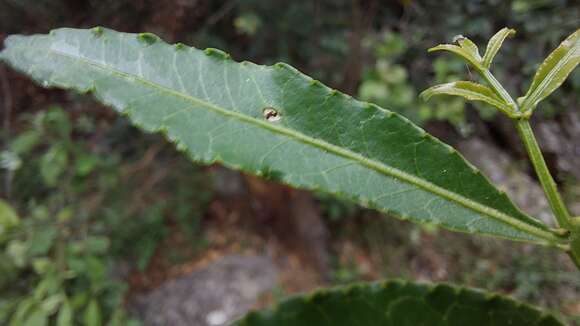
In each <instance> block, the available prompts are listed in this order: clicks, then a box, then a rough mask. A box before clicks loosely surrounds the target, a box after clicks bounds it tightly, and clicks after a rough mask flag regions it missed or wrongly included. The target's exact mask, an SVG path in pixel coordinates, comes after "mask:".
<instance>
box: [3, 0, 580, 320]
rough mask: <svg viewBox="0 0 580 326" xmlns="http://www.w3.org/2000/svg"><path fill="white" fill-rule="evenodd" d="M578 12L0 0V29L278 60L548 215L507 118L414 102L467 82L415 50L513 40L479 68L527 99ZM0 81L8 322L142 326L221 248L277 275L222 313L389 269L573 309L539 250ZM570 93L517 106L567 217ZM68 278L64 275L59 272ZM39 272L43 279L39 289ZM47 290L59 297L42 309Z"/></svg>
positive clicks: (576, 118) (473, 5) (537, 7)
mask: <svg viewBox="0 0 580 326" xmlns="http://www.w3.org/2000/svg"><path fill="white" fill-rule="evenodd" d="M579 23H580V4H579V3H578V2H577V1H572V0H570V1H566V0H554V1H548V0H530V1H526V0H513V1H501V0H487V1H484V0H480V1H478V0H469V1H452V0H440V1H413V0H400V1H394V0H393V1H378V0H375V1H373V0H366V1H363V0H318V1H282V0H237V1H235V0H230V1H210V0H168V1H145V0H134V1H128V0H101V1H96V0H95V1H73V0H0V41H3V39H4V38H5V37H6V36H7V35H10V34H32V33H47V32H48V31H50V30H51V29H53V28H58V27H79V28H89V27H94V26H105V27H108V28H112V29H116V30H119V31H124V32H144V31H147V32H152V33H155V34H157V35H159V36H160V37H161V38H162V39H164V40H165V41H167V42H171V43H175V42H182V43H185V44H187V45H191V46H195V47H197V48H206V47H214V48H219V49H222V50H224V51H226V52H228V53H230V54H231V55H232V57H233V58H234V59H235V60H238V61H241V60H250V61H253V62H256V63H259V64H272V63H275V62H278V61H283V62H287V63H289V64H291V65H293V66H295V67H297V68H298V69H300V70H301V71H302V72H304V73H306V74H308V75H310V76H312V77H313V78H316V79H319V80H321V81H322V82H323V83H325V84H327V85H329V86H331V87H334V88H337V89H339V90H341V91H343V92H345V93H348V94H351V95H353V96H355V97H357V98H360V99H363V100H367V101H371V102H375V103H377V104H379V105H381V106H384V107H386V108H389V109H392V110H394V111H397V112H399V113H402V114H404V115H405V116H407V117H409V118H411V119H412V120H413V121H415V122H416V123H418V124H421V125H422V126H424V127H425V128H426V129H427V130H428V131H429V132H431V133H433V134H434V135H436V136H437V137H439V138H441V139H442V140H444V141H446V142H448V143H450V144H452V145H454V146H457V147H458V148H459V149H460V151H462V152H463V153H464V155H465V156H466V157H467V158H468V159H470V160H472V161H473V162H474V163H475V164H476V165H478V166H480V167H481V168H482V169H483V170H484V172H486V174H487V175H488V176H490V178H491V179H492V180H493V181H495V182H497V183H499V184H500V185H501V187H502V188H504V189H506V190H508V192H509V193H510V194H511V195H512V196H513V198H514V200H515V201H516V202H517V203H518V204H520V206H522V208H523V209H524V210H527V211H528V212H530V213H531V214H533V215H534V216H538V217H540V218H542V219H544V220H547V221H549V220H550V213H549V209H547V204H546V202H545V200H544V198H543V195H542V193H541V190H540V189H539V188H538V185H537V182H536V179H535V176H534V174H533V171H532V170H531V168H530V166H529V164H528V163H527V161H526V156H525V153H524V151H523V149H522V147H521V145H520V144H519V139H518V137H517V135H516V133H515V130H514V128H513V127H512V125H511V122H510V121H509V120H507V119H506V118H504V117H502V116H500V115H498V114H495V113H494V112H493V111H492V110H490V109H488V108H486V107H484V106H480V105H475V106H474V105H472V104H466V103H465V102H464V101H463V100H461V99H459V98H449V97H441V98H437V99H435V100H433V101H431V102H429V103H424V102H423V101H421V100H420V99H418V97H417V95H418V93H419V92H420V91H421V90H423V89H425V88H427V87H429V86H430V85H433V84H436V83H441V82H447V81H452V80H459V79H466V78H475V77H474V76H472V74H471V72H469V69H467V67H466V66H465V64H463V63H462V62H461V61H460V60H459V59H457V58H454V57H452V56H450V55H439V54H438V55H432V54H427V52H426V50H427V49H428V48H429V47H432V46H434V45H436V44H439V43H444V42H451V39H452V38H453V36H455V35H458V34H463V35H466V36H468V37H470V38H471V39H472V40H473V41H474V42H476V43H477V44H479V45H480V49H481V50H482V51H483V49H484V46H485V43H486V42H487V40H488V39H489V37H490V36H491V35H493V34H494V33H495V32H496V31H497V30H499V29H500V28H502V27H504V26H508V27H511V28H515V29H516V30H517V35H516V37H515V38H513V39H508V40H507V41H506V43H505V44H504V47H503V48H502V50H501V51H500V53H499V55H498V56H497V57H496V59H495V63H494V66H493V69H494V73H495V75H496V77H498V79H499V80H501V81H502V82H503V83H504V84H505V85H506V86H507V88H508V90H509V91H510V92H511V93H512V94H523V93H525V90H526V88H527V87H528V85H529V81H530V80H531V78H532V76H533V74H534V71H535V69H536V68H537V65H538V64H539V63H540V62H541V61H542V60H543V58H545V57H546V56H547V55H548V53H549V52H550V51H551V49H553V48H554V47H556V46H557V44H558V43H559V42H561V41H562V40H563V39H564V38H565V37H566V36H567V35H569V34H570V33H571V32H573V31H574V30H576V29H577V28H578V25H579ZM0 86H1V88H0V106H1V108H2V110H1V119H2V134H1V137H2V139H1V140H2V146H3V148H2V153H1V155H2V156H1V157H0V163H1V165H2V180H1V187H0V195H1V196H2V198H3V199H4V200H5V201H6V203H8V204H9V205H10V206H11V207H12V208H13V209H14V210H15V211H16V212H17V213H18V215H20V217H21V220H22V223H21V225H20V226H19V227H18V228H17V231H15V232H13V233H11V234H10V237H9V239H8V240H4V241H2V238H0V250H1V253H0V261H3V262H0V320H9V318H14V317H10V316H14V314H13V313H14V311H16V310H17V309H18V307H20V309H24V308H26V307H24V308H23V307H21V306H22V302H23V301H25V302H26V300H28V302H31V303H30V304H29V306H30V307H28V308H27V309H28V314H34V313H35V312H36V313H37V314H39V315H43V316H48V317H47V318H52V319H51V320H54V319H55V316H57V314H58V311H60V310H62V307H63V305H64V302H69V303H70V305H71V307H72V310H73V311H74V318H75V320H76V322H78V323H81V322H83V321H84V322H87V323H88V321H90V320H92V321H94V320H101V321H102V322H103V323H105V322H108V321H109V320H111V319H115V318H117V319H118V320H125V321H124V322H127V321H126V320H127V318H129V317H127V316H126V312H127V311H129V312H130V315H131V316H134V317H135V319H139V318H141V319H145V321H146V322H147V323H150V324H155V323H154V322H153V321H151V320H149V319H148V318H151V317H150V316H147V314H146V313H144V312H143V311H142V310H143V309H147V307H150V306H147V304H152V305H155V300H159V299H156V298H158V296H157V297H156V296H153V295H149V294H150V293H155V292H154V291H155V290H158V289H162V288H163V286H164V284H167V283H166V282H167V281H169V280H174V279H180V278H181V277H186V276H191V275H196V274H195V273H199V272H200V271H201V272H203V271H205V270H207V269H208V268H210V269H211V268H214V266H215V264H218V265H217V266H221V265H219V264H220V262H221V261H223V260H224V259H226V260H227V259H230V258H231V257H238V258H240V257H241V258H240V259H241V261H243V258H244V257H245V258H247V259H251V258H252V257H254V258H255V257H262V258H264V259H265V261H266V263H265V264H266V265H267V266H270V267H271V269H272V271H273V272H272V273H273V275H274V276H273V278H274V280H275V281H273V284H270V285H267V286H265V290H264V291H261V292H262V294H261V295H259V296H258V298H257V299H252V300H249V301H248V300H246V301H244V302H241V301H240V302H241V303H239V304H238V305H239V306H240V307H241V308H240V309H238V310H239V311H238V310H236V313H240V312H241V311H243V310H244V309H247V307H259V306H264V305H267V304H269V303H272V302H274V301H276V300H278V299H279V298H282V297H284V296H285V295H287V294H290V293H294V292H298V291H306V290H310V289H313V288H315V287H317V286H322V285H332V284H343V283H348V282H353V281H359V280H377V279H383V278H393V277H401V278H408V279H419V280H423V281H448V282H458V283H462V284H466V285H470V286H476V287H482V288H485V289H488V290H494V291H498V292H502V293H506V294H510V295H513V296H515V297H517V298H518V299H522V300H525V301H527V302H530V303H533V304H537V305H540V306H542V307H545V308H548V309H554V310H556V311H558V312H559V313H561V314H562V315H563V317H564V318H566V319H567V320H570V321H572V320H575V319H578V318H579V316H580V299H579V298H580V296H579V295H578V294H580V292H579V290H580V279H579V278H578V275H577V272H575V271H574V268H573V267H572V266H571V264H570V263H569V262H568V260H567V257H566V256H565V255H562V254H560V253H556V252H553V251H552V250H550V249H547V248H539V247H533V246H529V245H523V244H517V243H515V244H514V243H511V242H507V241H501V240H495V239H491V238H482V237H472V236H466V235H462V234H454V233H450V232H447V231H444V230H438V229H434V228H432V227H421V226H416V225H411V224H409V223H406V222H400V221H397V220H394V219H391V218H383V217H382V216H381V215H380V214H378V213H375V212H372V211H368V210H364V209H361V208H358V207H357V206H355V205H353V204H351V203H348V202H343V201H340V200H337V199H333V198H331V197H329V196H327V195H324V194H316V193H314V194H312V193H306V192H302V191H297V190H292V189H288V188H286V187H283V186H280V185H276V184H272V183H270V182H266V181H262V180H260V179H257V178H255V177H252V176H247V175H243V174H240V173H237V172H232V171H228V170H225V169H224V168H222V167H219V166H211V167H203V166H196V165H192V164H191V163H190V162H188V161H187V160H186V159H185V158H183V157H181V155H180V154H179V153H177V151H175V150H174V149H173V148H172V146H171V144H169V143H168V142H166V141H165V140H164V139H162V137H160V136H157V135H149V134H143V133H142V132H140V131H138V130H136V129H135V128H133V127H131V126H130V124H129V123H128V121H127V120H126V119H125V118H124V117H119V116H117V115H116V114H114V113H113V112H112V110H110V109H107V108H105V107H102V106H101V105H99V104H98V103H96V102H95V101H94V100H92V99H90V98H88V97H85V96H81V95H78V94H74V93H68V92H63V91H59V90H47V89H43V88H41V87H39V86H38V85H35V84H34V83H32V82H31V81H30V80H29V79H27V78H26V77H24V76H22V75H20V74H18V73H16V72H15V71H13V70H11V69H10V68H8V67H6V66H3V65H1V64H0ZM579 91H580V74H579V73H578V71H576V72H575V73H573V74H572V75H571V77H570V79H569V81H568V82H566V83H565V84H564V85H563V86H562V88H561V89H560V90H558V91H557V92H556V93H554V94H553V95H552V96H551V97H550V99H549V100H547V101H545V102H543V104H541V106H540V107H539V109H538V112H537V114H536V116H535V117H534V119H533V125H534V127H535V129H536V130H537V133H538V138H539V141H540V143H541V145H542V148H543V149H544V151H545V155H546V158H547V160H548V163H549V165H550V169H551V170H552V172H553V174H554V175H555V176H556V178H557V181H558V183H559V185H560V188H561V189H562V190H563V192H564V196H565V198H566V200H567V202H568V204H569V206H570V208H571V210H572V211H573V213H575V214H580V201H579V200H578V199H579V198H580V184H579V183H578V180H579V179H580V164H579V163H580V140H579V139H580V114H579V111H578V109H579V108H578V94H579ZM236 261H237V260H236ZM261 262H262V263H263V261H262V260H261ZM43 264H44V265H43ZM244 264H245V263H241V265H242V266H244ZM246 265H247V264H246ZM250 265H251V264H250ZM39 266H40V267H39ZM47 266H48V267H47ZM267 266H266V267H264V268H270V267H267ZM67 271H73V272H74V273H72V274H71V276H70V277H68V276H67V277H63V276H62V275H64V274H66V272H67ZM73 274H74V275H73ZM225 277H226V278H227V276H225ZM43 281H44V283H47V284H51V286H52V287H50V286H49V287H48V288H50V290H47V291H44V290H38V289H39V287H41V285H42V284H43ZM223 282H226V280H223ZM248 282H249V283H251V281H248ZM152 291H153V292H152ZM38 292H41V293H40V294H38ZM218 292H219V291H218ZM35 293H37V294H36V295H35ZM216 293H217V292H216ZM185 295H187V294H185ZM190 295H191V296H195V295H201V296H203V295H204V294H203V293H202V294H196V293H192V294H190ZM223 295H224V296H227V295H228V294H227V293H224V294H223ZM51 298H53V301H54V302H56V303H54V304H53V306H55V307H52V306H50V305H49V304H47V303H46V302H47V301H48V302H49V303H50V300H49V299H51ZM218 299H219V298H218ZM147 300H153V303H143V302H146V301H147ZM178 301H179V300H178ZM218 301H219V300H218ZM221 301H222V302H225V301H227V300H225V299H223V300H221ZM236 302H237V301H236ZM47 305H48V306H49V307H48V308H47V307H46V306H47ZM95 307H96V308H95ZM49 308H51V309H52V310H51V309H49ZM208 309H209V308H208ZM211 309H215V308H211ZM140 310H141V311H140ZM197 313H198V312H191V314H192V315H191V316H193V315H194V314H197ZM207 313H208V312H207V311H201V312H199V313H198V314H200V315H203V316H206V315H207ZM204 314H205V315H204ZM185 315H187V313H185ZM574 316H576V317H574ZM184 318H185V317H184ZM191 318H193V317H191ZM228 318H231V316H228ZM190 320H192V319H190ZM201 320H203V318H202V319H201ZM124 322H123V323H124ZM206 322H207V320H206ZM1 323H2V322H1V321H0V324H1ZM199 324H203V322H202V321H200V322H199Z"/></svg>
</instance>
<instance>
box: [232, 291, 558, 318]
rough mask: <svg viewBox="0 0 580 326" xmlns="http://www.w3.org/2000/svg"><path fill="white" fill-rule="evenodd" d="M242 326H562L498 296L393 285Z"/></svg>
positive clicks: (314, 298)
mask: <svg viewBox="0 0 580 326" xmlns="http://www.w3.org/2000/svg"><path fill="white" fill-rule="evenodd" d="M235 325H240V326H266V325H276V326H292V325H336V326H342V325H345V326H346V325H349V326H350V325H369V326H372V325H384V326H386V325H397V326H399V325H409V326H411V325H413V326H414V325H440V326H443V325H457V326H459V325H482V326H483V325H514V326H516V325H522V326H523V325H542V326H549V325H554V326H556V325H563V324H562V323H561V322H559V321H558V320H557V319H556V318H554V317H553V316H551V315H547V314H542V313H541V312H540V311H538V310H536V309H535V308H532V307H530V306H527V305H524V304H521V303H518V302H515V301H513V300H511V299H509V298H505V297H502V296H499V295H489V294H486V293H484V292H480V291H475V290H470V289H466V288H457V287H452V286H448V285H435V286H432V285H425V284H415V283H407V282H399V281H392V282H387V283H375V284H369V285H351V286H348V287H344V288H337V289H332V290H320V291H317V292H314V293H311V294H308V295H304V296H297V297H293V298H290V299H287V300H285V301H283V302H281V303H280V304H279V305H278V306H276V307H275V308H274V309H273V310H267V311H263V312H253V313H249V314H248V315H247V316H245V317H244V318H242V319H241V320H239V321H238V322H236V323H235Z"/></svg>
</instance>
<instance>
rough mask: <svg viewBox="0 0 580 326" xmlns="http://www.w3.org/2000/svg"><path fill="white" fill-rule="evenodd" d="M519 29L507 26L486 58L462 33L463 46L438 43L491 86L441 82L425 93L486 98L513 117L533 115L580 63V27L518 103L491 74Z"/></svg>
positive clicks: (427, 95)
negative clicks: (494, 62)
mask: <svg viewBox="0 0 580 326" xmlns="http://www.w3.org/2000/svg"><path fill="white" fill-rule="evenodd" d="M514 33H515V30H513V29H508V28H503V29H501V30H500V31H499V32H497V33H496V34H495V35H494V36H493V37H492V38H491V39H490V40H489V43H488V46H487V50H486V53H485V56H484V58H481V56H480V55H479V53H478V50H477V46H476V45H475V44H474V43H473V42H471V41H470V40H469V39H467V38H465V37H464V36H461V37H459V38H458V39H457V42H458V44H459V46H457V45H451V44H443V45H438V46H436V47H434V48H432V49H430V50H429V51H430V52H431V51H438V50H446V51H450V52H452V53H454V54H456V55H458V56H459V57H460V58H462V59H463V60H464V61H466V62H468V63H470V64H471V65H472V66H474V67H475V68H476V71H477V72H478V73H479V74H480V75H481V77H482V78H483V79H484V80H485V81H486V82H487V83H488V84H489V87H487V86H483V85H480V84H477V83H473V82H466V81H457V82H452V83H447V84H440V85H436V86H433V87H431V88H429V89H427V90H425V91H424V92H423V93H422V95H423V97H424V98H425V99H426V100H428V99H429V98H431V97H432V96H433V95H441V94H447V95H455V96H461V97H463V98H466V99H468V100H471V101H483V102H486V103H487V104H490V105H492V106H494V107H495V108H497V109H498V110H500V111H502V112H503V113H505V114H506V115H508V116H509V117H519V116H525V117H529V116H530V114H531V111H532V110H533V109H534V108H535V107H536V106H537V104H538V103H539V102H540V101H541V100H543V99H544V98H546V97H547V96H548V95H550V94H551V93H552V92H554V91H555V90H556V89H557V88H558V87H560V86H561V85H562V83H563V82H564V80H566V78H567V77H568V76H569V75H570V74H571V73H572V71H573V70H574V68H575V67H576V66H577V65H578V64H579V63H580V30H577V31H576V32H574V33H572V35H570V36H569V37H568V38H566V40H564V41H563V42H562V43H561V44H560V45H559V46H558V47H557V48H556V49H555V50H554V51H553V52H552V53H551V54H550V55H549V56H548V57H547V58H546V60H545V61H544V62H543V63H542V65H540V67H539V69H538V71H537V72H536V75H535V76H534V80H533V81H532V84H531V86H530V89H529V90H528V92H527V94H526V95H525V96H523V97H521V98H518V101H517V104H516V102H515V101H514V100H513V99H512V97H511V96H510V95H509V94H508V93H507V92H506V90H505V89H504V88H503V86H501V84H499V82H498V81H497V80H496V79H495V77H494V76H493V75H492V74H491V72H490V70H489V68H490V66H491V61H492V60H493V58H494V57H495V55H496V54H497V52H498V51H499V49H500V47H501V45H502V43H503V41H504V40H505V38H507V37H508V36H510V35H512V34H514Z"/></svg>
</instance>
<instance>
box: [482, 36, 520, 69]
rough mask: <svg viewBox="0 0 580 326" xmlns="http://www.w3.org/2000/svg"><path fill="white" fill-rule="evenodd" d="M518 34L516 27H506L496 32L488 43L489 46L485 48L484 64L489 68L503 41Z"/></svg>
mask: <svg viewBox="0 0 580 326" xmlns="http://www.w3.org/2000/svg"><path fill="white" fill-rule="evenodd" d="M515 34H516V30H515V29H511V28H507V27H504V28H502V29H501V30H499V31H498V32H497V33H495V35H494V36H492V37H491V39H489V42H488V43H487V48H486V50H485V54H484V55H483V61H482V63H483V66H484V67H486V68H488V69H489V67H490V66H491V63H492V61H493V58H495V56H496V54H497V53H498V52H499V49H500V48H501V46H502V44H503V42H504V41H505V39H506V38H508V37H512V36H514V35H515Z"/></svg>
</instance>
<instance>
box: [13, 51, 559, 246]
mask: <svg viewBox="0 0 580 326" xmlns="http://www.w3.org/2000/svg"><path fill="white" fill-rule="evenodd" d="M21 47H22V48H27V47H28V46H21ZM32 49H33V50H34V48H32ZM48 51H50V52H52V53H54V54H56V55H61V56H63V57H67V58H69V59H71V60H73V61H75V60H76V61H79V62H81V63H84V64H87V65H89V66H93V67H95V68H98V69H101V70H104V71H105V72H107V71H110V72H111V73H112V74H116V75H118V76H120V77H122V78H123V79H126V80H128V81H129V82H130V81H138V82H140V83H142V84H144V85H146V86H149V87H152V88H154V89H157V90H158V91H160V92H165V93H168V94H169V95H173V96H176V97H180V98H183V99H185V100H187V101H189V102H192V103H194V104H197V105H200V106H203V107H206V108H207V109H209V110H212V111H214V112H217V113H219V114H221V115H224V116H227V117H232V118H236V119H238V120H240V121H243V122H246V123H250V124H254V125H257V126H260V127H263V128H265V129H267V130H270V131H272V132H274V133H278V134H281V135H284V136H287V137H289V138H293V139H295V140H298V141H301V142H302V143H305V144H309V145H312V146H315V147H317V148H320V149H323V150H325V151H328V152H331V153H333V154H335V155H338V156H342V157H344V158H347V159H350V160H353V161H355V162H358V163H359V164H360V165H362V166H365V167H367V168H369V169H372V170H375V171H376V172H379V173H381V174H384V175H388V176H391V177H393V178H396V179H399V180H401V181H404V182H406V183H408V184H411V185H414V186H416V187H418V188H421V189H424V190H426V191H427V192H431V193H433V194H435V195H438V196H440V197H443V198H444V199H447V200H449V201H453V202H456V203H457V204H460V205H461V206H463V207H465V208H468V209H470V210H473V211H475V212H478V213H480V214H482V215H486V216H489V217H490V218H493V219H495V220H498V221H500V222H503V223H505V224H507V225H510V226H512V227H514V228H516V229H518V230H520V231H523V232H527V233H529V234H532V235H534V236H537V237H539V238H541V239H544V240H546V241H548V242H549V243H561V244H563V243H565V242H564V241H563V240H562V239H561V238H558V237H557V236H555V235H554V234H552V233H551V232H549V231H546V230H543V229H541V228H539V227H536V226H534V225H531V224H528V223H525V222H524V221H521V220H519V219H516V218H514V217H512V216H510V215H508V214H505V213H503V212H500V211H498V210H496V209H495V208H492V207H489V206H485V205H482V204H480V203H478V202H475V201H473V200H470V199H468V198H466V197H464V196H462V195H459V194H457V193H454V192H451V191H448V190H446V189H444V188H441V187H439V186H437V185H435V184H433V183H431V182H429V181H426V180H423V179H420V178H417V177H415V176H413V175H411V174H408V173H406V172H404V171H401V170H399V169H397V168H394V167H391V166H388V165H385V164H382V163H380V162H377V161H375V160H372V159H369V158H366V157H364V156H362V155H360V154H358V153H356V152H352V151H349V150H345V149H343V148H341V147H339V146H336V145H333V144H330V143H328V142H325V141H321V140H319V139H316V138H312V137H309V136H306V135H304V134H301V133H298V132H295V131H293V130H292V129H288V128H284V127H281V126H278V125H274V124H272V123H269V122H265V121H262V120H259V119H256V118H253V117H251V116H248V115H244V114H241V113H239V112H237V111H232V110H227V109H224V108H221V107H219V106H217V105H214V104H213V103H210V102H207V101H204V100H201V99H199V98H196V97H193V96H190V95H188V94H183V93H180V92H178V91H175V90H173V89H171V88H167V87H166V86H163V85H160V84H158V83H154V82H151V81H149V80H147V79H145V78H143V77H141V76H137V75H132V74H129V73H127V72H124V71H121V70H118V69H117V68H115V67H113V66H110V65H107V64H104V63H101V62H95V61H93V60H91V59H88V58H85V57H83V56H80V55H79V56H73V55H71V54H69V53H66V52H62V51H58V50H54V49H52V48H48ZM187 108H188V109H191V110H193V109H194V108H193V107H189V106H188V107H187ZM121 109H122V108H121Z"/></svg>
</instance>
